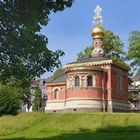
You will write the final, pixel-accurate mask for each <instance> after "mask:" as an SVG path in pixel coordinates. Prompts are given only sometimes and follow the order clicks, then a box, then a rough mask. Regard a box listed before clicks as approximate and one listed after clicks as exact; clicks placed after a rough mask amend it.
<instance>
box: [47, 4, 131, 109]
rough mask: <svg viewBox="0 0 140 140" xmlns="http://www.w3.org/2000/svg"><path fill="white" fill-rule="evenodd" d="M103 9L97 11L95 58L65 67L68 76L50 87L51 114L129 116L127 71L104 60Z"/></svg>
mask: <svg viewBox="0 0 140 140" xmlns="http://www.w3.org/2000/svg"><path fill="white" fill-rule="evenodd" d="M100 14H101V8H100V6H97V7H96V9H95V26H94V28H93V31H92V38H93V40H94V42H93V51H92V57H91V58H86V59H81V60H79V61H75V62H72V63H68V64H66V65H65V66H64V68H65V74H64V75H62V76H61V77H59V78H57V79H55V80H52V81H50V82H48V83H47V92H48V100H47V104H46V111H48V112H75V111H78V112H88V111H89V112H90V111H95V112H128V111H130V108H129V105H128V71H129V67H128V66H126V65H124V64H123V63H120V62H117V61H115V60H112V59H108V58H105V57H104V50H103V46H102V42H103V36H104V29H103V28H102V26H101V22H102V16H101V15H100Z"/></svg>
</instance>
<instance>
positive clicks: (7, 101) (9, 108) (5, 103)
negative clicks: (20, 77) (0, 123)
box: [0, 84, 21, 115]
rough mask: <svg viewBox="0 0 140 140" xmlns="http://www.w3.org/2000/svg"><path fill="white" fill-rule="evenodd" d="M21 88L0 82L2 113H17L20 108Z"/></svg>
mask: <svg viewBox="0 0 140 140" xmlns="http://www.w3.org/2000/svg"><path fill="white" fill-rule="evenodd" d="M19 93H20V89H19V88H17V87H13V86H10V85H1V84H0V115H6V114H12V115H16V114H17V113H18V111H19V109H20V103H21V101H20V98H19Z"/></svg>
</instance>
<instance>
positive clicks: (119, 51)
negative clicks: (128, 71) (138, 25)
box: [77, 30, 125, 60]
mask: <svg viewBox="0 0 140 140" xmlns="http://www.w3.org/2000/svg"><path fill="white" fill-rule="evenodd" d="M103 49H104V54H105V57H106V58H112V59H117V60H121V59H123V57H124V56H125V52H124V51H123V43H122V42H121V40H120V38H119V36H117V35H115V34H114V33H113V32H111V31H108V30H106V31H105V33H104V39H103ZM92 50H93V46H90V47H87V48H85V50H84V52H80V53H78V58H77V59H78V60H80V59H82V58H89V57H91V52H92Z"/></svg>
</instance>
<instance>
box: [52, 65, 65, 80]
mask: <svg viewBox="0 0 140 140" xmlns="http://www.w3.org/2000/svg"><path fill="white" fill-rule="evenodd" d="M64 74H65V70H64V68H62V67H60V68H58V69H57V70H56V71H55V72H54V73H53V76H52V78H53V79H56V78H58V77H60V76H62V75H64Z"/></svg>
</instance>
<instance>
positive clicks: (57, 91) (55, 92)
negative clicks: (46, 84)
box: [54, 89, 59, 99]
mask: <svg viewBox="0 0 140 140" xmlns="http://www.w3.org/2000/svg"><path fill="white" fill-rule="evenodd" d="M58 93H59V90H58V89H55V91H54V99H57V98H58Z"/></svg>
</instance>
